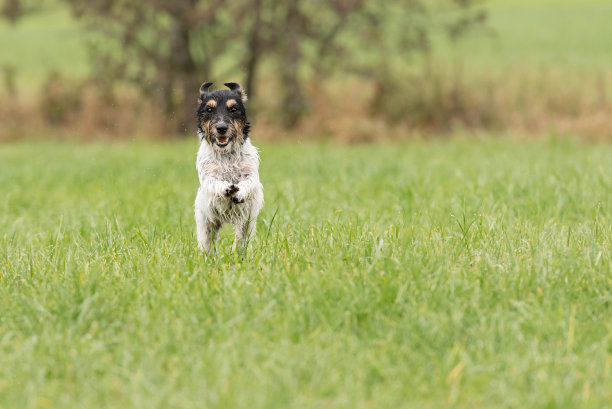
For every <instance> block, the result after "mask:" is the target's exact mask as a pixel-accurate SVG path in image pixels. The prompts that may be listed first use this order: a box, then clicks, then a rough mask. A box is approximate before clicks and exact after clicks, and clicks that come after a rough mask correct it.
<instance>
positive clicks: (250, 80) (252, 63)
mask: <svg viewBox="0 0 612 409" xmlns="http://www.w3.org/2000/svg"><path fill="white" fill-rule="evenodd" d="M261 3H262V0H255V3H254V5H253V7H254V8H255V21H254V22H253V28H252V30H251V33H250V37H249V51H248V52H249V55H248V57H247V62H246V71H247V75H246V84H245V86H246V92H247V94H248V95H249V96H250V97H251V107H250V111H251V118H253V117H254V115H253V113H255V114H256V107H254V106H253V101H254V100H255V98H254V96H255V94H256V89H255V75H256V73H257V66H258V64H259V56H260V44H261V38H260V36H261Z"/></svg>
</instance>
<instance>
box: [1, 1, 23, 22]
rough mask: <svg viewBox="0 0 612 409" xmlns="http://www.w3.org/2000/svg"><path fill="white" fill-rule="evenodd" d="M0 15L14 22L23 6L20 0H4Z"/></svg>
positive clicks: (19, 15) (21, 11)
mask: <svg viewBox="0 0 612 409" xmlns="http://www.w3.org/2000/svg"><path fill="white" fill-rule="evenodd" d="M0 12H1V13H2V16H3V17H5V18H6V19H8V20H9V21H10V22H11V23H15V22H16V21H17V19H18V18H19V17H21V14H22V13H23V8H22V4H21V1H20V0H4V3H3V4H2V9H1V10H0Z"/></svg>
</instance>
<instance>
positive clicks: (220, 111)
mask: <svg viewBox="0 0 612 409" xmlns="http://www.w3.org/2000/svg"><path fill="white" fill-rule="evenodd" d="M211 85H212V82H205V83H204V84H202V86H201V87H200V97H199V99H198V102H199V104H200V105H199V107H198V110H197V118H198V132H197V133H198V137H199V138H200V148H199V150H198V154H197V159H196V169H197V171H198V177H199V179H200V187H199V188H198V193H197V195H196V199H195V221H196V229H197V239H198V247H199V248H200V250H202V251H204V252H206V253H208V254H211V253H213V252H214V250H215V241H216V240H217V239H218V235H219V230H220V229H221V227H222V226H223V225H224V224H226V223H229V224H232V225H233V226H234V234H235V237H234V245H233V247H232V249H233V251H236V252H238V253H242V252H243V251H246V248H247V245H248V243H249V242H250V241H251V240H252V238H253V236H254V235H255V227H256V223H257V216H258V215H259V212H260V210H261V208H262V207H263V203H264V196H263V186H262V184H261V183H260V181H259V153H258V151H257V148H255V147H254V146H253V145H252V144H251V141H250V138H249V129H250V124H249V122H248V120H247V113H246V106H245V104H246V102H247V95H246V93H245V91H244V90H243V89H242V87H241V86H240V84H237V83H235V82H228V83H225V86H226V87H228V88H229V90H215V91H210V90H209V89H210V87H211Z"/></svg>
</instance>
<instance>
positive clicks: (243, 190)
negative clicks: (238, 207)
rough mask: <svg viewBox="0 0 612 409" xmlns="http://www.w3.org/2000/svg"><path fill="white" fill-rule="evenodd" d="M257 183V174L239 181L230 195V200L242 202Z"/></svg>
mask: <svg viewBox="0 0 612 409" xmlns="http://www.w3.org/2000/svg"><path fill="white" fill-rule="evenodd" d="M258 184H259V178H257V176H250V177H248V178H246V179H244V180H242V181H240V183H238V184H237V185H236V187H237V188H238V190H237V191H236V193H234V195H233V196H232V201H233V202H234V203H244V202H245V201H246V200H247V199H248V198H249V196H250V195H251V192H253V190H254V189H255V187H256V186H257V185H258Z"/></svg>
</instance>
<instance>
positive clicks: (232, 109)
mask: <svg viewBox="0 0 612 409" xmlns="http://www.w3.org/2000/svg"><path fill="white" fill-rule="evenodd" d="M236 111H238V108H236V107H231V108H230V112H236Z"/></svg>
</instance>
